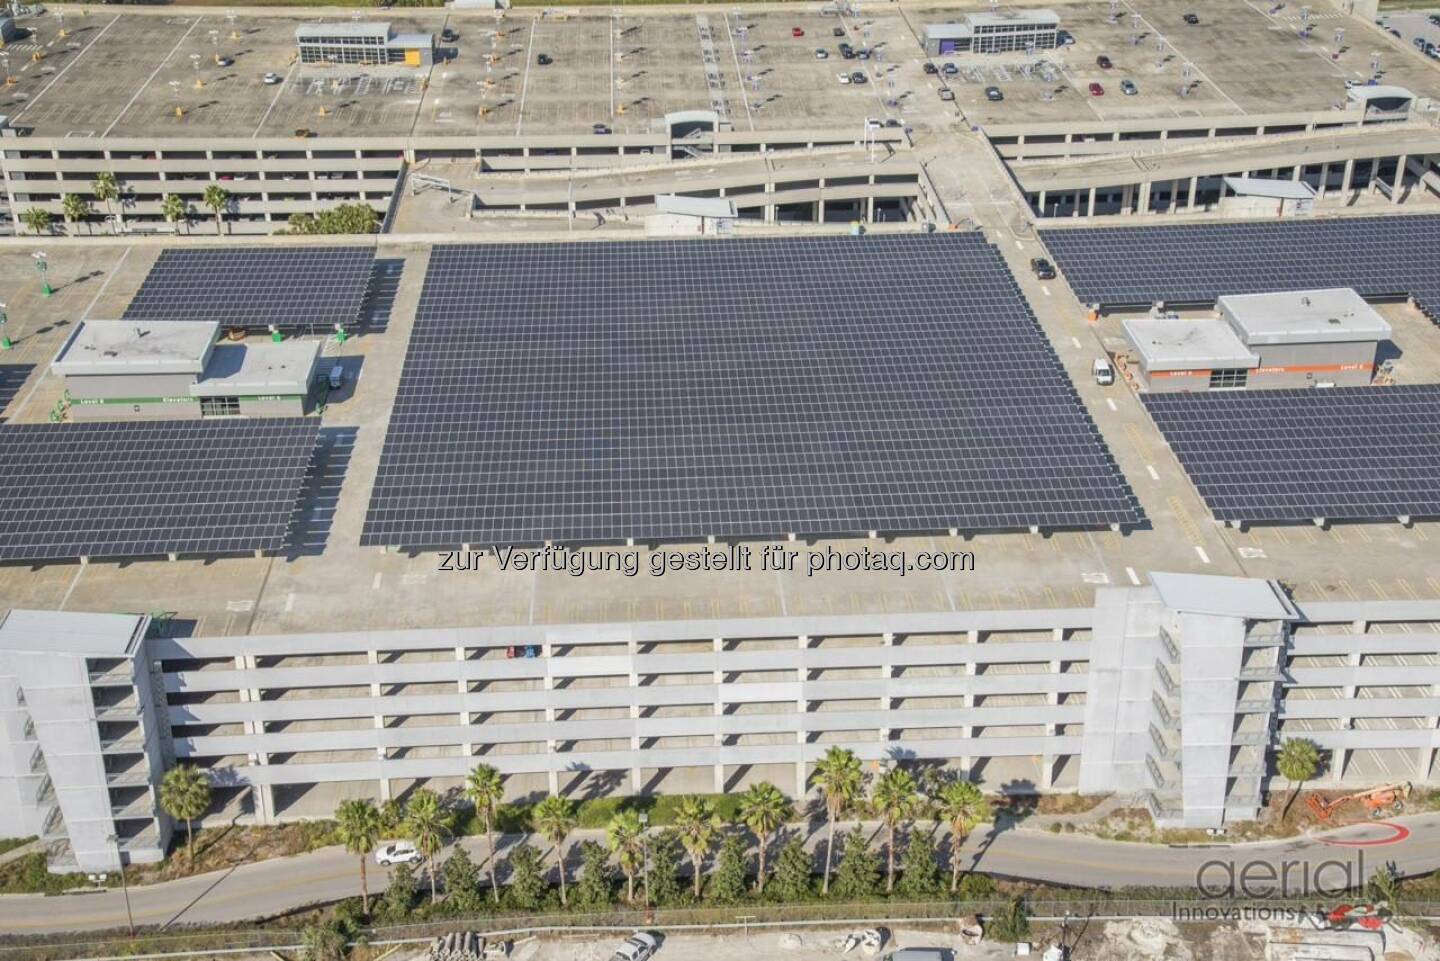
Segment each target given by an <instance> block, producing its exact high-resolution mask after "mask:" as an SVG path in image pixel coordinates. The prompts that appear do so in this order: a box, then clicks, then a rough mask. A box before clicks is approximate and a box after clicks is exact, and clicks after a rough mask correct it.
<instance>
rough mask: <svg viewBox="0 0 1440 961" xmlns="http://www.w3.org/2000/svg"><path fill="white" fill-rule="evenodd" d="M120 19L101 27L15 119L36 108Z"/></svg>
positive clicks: (12, 118) (22, 108) (27, 103)
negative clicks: (36, 103)
mask: <svg viewBox="0 0 1440 961" xmlns="http://www.w3.org/2000/svg"><path fill="white" fill-rule="evenodd" d="M119 19H120V18H119V17H116V18H115V19H114V20H111V21H110V22H109V23H107V24H105V26H103V27H101V28H100V32H99V33H97V34H95V36H93V37H91V38H90V42H89V43H87V44H85V46H84V47H82V48H80V52H79V53H77V54H75V56H73V57H71V58H70V62H69V63H67V64H66V65H65V66H63V67H61V68H60V72H59V73H57V74H55V76H53V77H51V78H50V82H49V83H47V84H46V85H45V86H44V87H42V88H41V89H40V92H39V93H37V94H36V95H35V96H33V97H31V98H30V99H29V100H27V101H26V102H25V106H23V107H21V108H20V109H19V111H17V112H16V114H15V117H18V116H20V115H21V114H23V113H24V112H25V111H27V110H29V109H30V108H31V107H33V106H35V101H37V100H39V99H40V98H41V97H43V96H45V91H47V90H49V89H50V88H51V87H53V86H55V83H56V81H58V80H59V79H60V78H61V77H63V76H65V74H67V73H69V71H70V68H71V67H73V66H75V64H76V62H77V61H78V60H79V59H80V58H81V57H83V56H85V54H86V52H87V51H89V49H90V48H91V47H93V46H95V41H97V40H99V39H100V38H101V37H103V36H105V33H106V31H108V30H109V29H110V28H111V27H113V26H115V24H116V22H117V21H118V20H119ZM15 117H11V118H10V119H11V120H14V119H15Z"/></svg>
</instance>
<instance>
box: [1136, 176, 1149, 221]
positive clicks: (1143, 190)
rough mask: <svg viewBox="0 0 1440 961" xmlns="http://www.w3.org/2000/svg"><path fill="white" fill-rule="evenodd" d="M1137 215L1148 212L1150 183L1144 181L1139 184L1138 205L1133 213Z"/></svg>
mask: <svg viewBox="0 0 1440 961" xmlns="http://www.w3.org/2000/svg"><path fill="white" fill-rule="evenodd" d="M1135 212H1136V213H1139V214H1148V213H1149V212H1150V181H1148V180H1145V181H1142V182H1141V184H1140V203H1139V205H1138V207H1137V209H1136V211H1135Z"/></svg>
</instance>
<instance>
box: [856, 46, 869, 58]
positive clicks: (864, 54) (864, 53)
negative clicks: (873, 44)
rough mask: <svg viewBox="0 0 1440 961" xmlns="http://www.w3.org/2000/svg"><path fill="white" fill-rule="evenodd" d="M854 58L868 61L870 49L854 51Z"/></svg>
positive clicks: (862, 48) (864, 48)
mask: <svg viewBox="0 0 1440 961" xmlns="http://www.w3.org/2000/svg"><path fill="white" fill-rule="evenodd" d="M855 56H856V57H858V58H859V59H861V60H869V59H870V48H869V47H861V48H860V49H859V50H856V51H855Z"/></svg>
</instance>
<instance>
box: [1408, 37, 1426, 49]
mask: <svg viewBox="0 0 1440 961" xmlns="http://www.w3.org/2000/svg"><path fill="white" fill-rule="evenodd" d="M1410 42H1411V43H1413V44H1414V45H1415V49H1416V50H1424V49H1425V38H1424V37H1416V38H1415V39H1414V40H1411V41H1410Z"/></svg>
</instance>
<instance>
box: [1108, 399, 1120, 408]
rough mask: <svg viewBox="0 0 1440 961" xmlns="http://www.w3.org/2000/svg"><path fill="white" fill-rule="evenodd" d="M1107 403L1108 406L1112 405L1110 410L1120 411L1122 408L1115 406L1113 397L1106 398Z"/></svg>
mask: <svg viewBox="0 0 1440 961" xmlns="http://www.w3.org/2000/svg"><path fill="white" fill-rule="evenodd" d="M1105 403H1107V404H1109V405H1110V409H1111V410H1119V409H1120V408H1118V407H1116V406H1115V398H1113V397H1106V398H1105Z"/></svg>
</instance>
